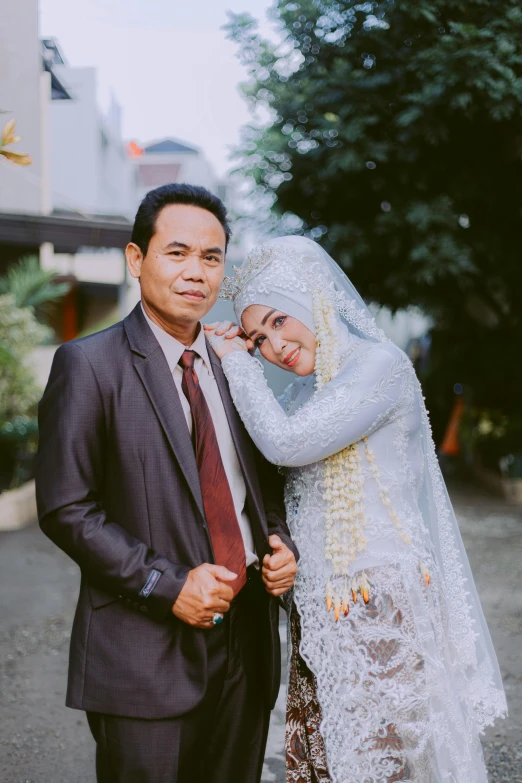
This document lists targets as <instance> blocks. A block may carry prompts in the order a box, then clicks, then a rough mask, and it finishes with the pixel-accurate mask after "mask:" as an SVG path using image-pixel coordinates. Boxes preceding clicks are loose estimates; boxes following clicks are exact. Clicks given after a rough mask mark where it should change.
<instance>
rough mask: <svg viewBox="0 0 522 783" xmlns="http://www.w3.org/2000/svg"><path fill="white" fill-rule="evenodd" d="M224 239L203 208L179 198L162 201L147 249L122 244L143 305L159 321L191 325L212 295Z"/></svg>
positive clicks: (216, 285) (221, 262) (222, 267)
mask: <svg viewBox="0 0 522 783" xmlns="http://www.w3.org/2000/svg"><path fill="white" fill-rule="evenodd" d="M225 242H226V237H225V231H224V229H223V226H222V225H221V223H220V222H219V220H218V219H217V218H216V217H215V216H214V215H213V214H212V213H211V212H208V211H207V210H206V209H201V208H200V207H194V206H188V205H185V204H170V205H169V206H167V207H164V208H163V209H162V210H161V212H160V213H159V215H158V217H157V218H156V227H155V232H154V234H153V236H152V238H151V240H150V243H149V247H148V250H147V254H146V255H145V256H143V254H142V253H141V251H140V250H139V248H138V247H137V246H136V245H134V244H130V245H128V246H127V250H126V255H127V263H128V266H129V271H130V273H131V275H132V276H133V277H138V278H139V280H140V285H141V296H142V299H143V302H144V305H145V307H146V310H149V311H151V312H152V313H153V314H154V315H155V316H156V319H157V320H159V321H160V323H162V324H164V325H179V326H180V327H181V328H190V327H191V326H194V325H195V324H196V323H197V322H198V321H199V320H200V319H201V318H202V317H203V316H204V315H206V314H207V313H208V311H209V310H210V308H211V307H212V306H213V305H214V303H215V301H216V299H217V297H218V293H219V289H220V286H221V283H222V282H223V275H224V271H225ZM156 319H155V320H156Z"/></svg>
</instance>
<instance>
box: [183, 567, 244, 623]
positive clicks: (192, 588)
mask: <svg viewBox="0 0 522 783" xmlns="http://www.w3.org/2000/svg"><path fill="white" fill-rule="evenodd" d="M236 577H237V574H233V573H232V571H229V570H228V568H225V567H224V566H218V565H213V564H211V563H203V565H200V566H198V567H197V568H194V569H192V571H189V575H188V577H187V581H186V582H185V584H184V585H183V589H182V590H181V592H180V594H179V595H178V597H177V600H176V602H175V604H174V606H173V607H172V613H173V614H174V615H175V616H176V617H177V618H178V620H182V621H183V622H184V623H187V625H192V626H193V627H194V628H206V629H208V628H213V627H214V625H213V622H212V619H213V617H214V614H215V613H216V612H220V613H221V614H224V613H225V612H228V610H229V609H230V602H231V600H232V597H233V595H234V593H233V590H232V588H231V587H230V585H229V584H227V582H233V581H234V579H236Z"/></svg>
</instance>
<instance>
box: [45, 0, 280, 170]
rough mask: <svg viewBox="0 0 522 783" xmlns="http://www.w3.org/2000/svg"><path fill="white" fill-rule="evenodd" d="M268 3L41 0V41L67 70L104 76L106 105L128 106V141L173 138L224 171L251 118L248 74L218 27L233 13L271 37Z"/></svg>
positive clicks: (102, 94) (102, 95) (102, 91)
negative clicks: (244, 14) (50, 43)
mask: <svg viewBox="0 0 522 783" xmlns="http://www.w3.org/2000/svg"><path fill="white" fill-rule="evenodd" d="M270 4H271V3H270V2H269V0H89V1H88V2H80V1H79V0H40V34H41V36H42V37H51V36H52V37H54V38H56V39H57V40H58V43H59V45H60V47H61V50H62V53H63V54H64V56H65V58H66V59H67V62H68V63H69V65H71V66H81V67H85V66H92V67H95V68H96V69H97V71H98V85H99V96H100V103H101V105H102V106H104V105H107V102H108V96H109V94H110V91H111V90H112V92H113V93H114V95H115V96H116V99H117V101H118V102H119V103H120V105H121V106H122V108H123V134H124V137H125V138H126V139H135V140H136V141H138V142H148V141H152V140H154V139H158V138H163V137H165V136H172V137H175V138H179V139H181V140H184V141H186V142H189V143H192V144H195V145H196V146H198V147H201V148H202V149H203V151H204V152H205V154H206V155H207V157H208V158H209V160H210V161H211V163H212V164H213V166H214V168H215V170H216V172H217V173H218V174H219V175H222V174H224V173H225V171H226V170H227V168H229V167H230V163H229V161H228V160H227V158H228V154H229V148H230V146H231V145H234V144H236V143H237V142H238V140H239V129H240V127H241V125H243V124H244V123H245V122H247V121H248V120H249V114H248V111H247V107H246V103H245V102H244V100H243V98H242V97H241V96H240V94H239V90H238V86H237V85H238V84H239V82H241V81H244V80H245V78H246V72H245V70H244V69H243V67H242V66H241V65H240V63H239V62H238V60H237V58H236V46H235V45H234V44H233V43H232V42H231V41H229V40H227V39H226V37H225V32H224V31H223V30H222V29H220V28H221V27H222V25H223V24H224V23H225V22H226V20H227V16H226V11H227V10H228V9H230V10H232V11H235V12H241V11H248V12H250V13H251V14H252V15H253V16H254V17H256V18H257V19H259V20H260V21H261V22H262V27H261V29H262V30H263V31H269V30H270V28H269V27H268V25H267V22H266V9H267V8H268V7H269V5H270Z"/></svg>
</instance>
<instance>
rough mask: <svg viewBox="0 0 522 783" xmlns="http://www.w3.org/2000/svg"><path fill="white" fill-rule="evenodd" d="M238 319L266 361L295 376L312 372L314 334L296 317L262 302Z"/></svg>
mask: <svg viewBox="0 0 522 783" xmlns="http://www.w3.org/2000/svg"><path fill="white" fill-rule="evenodd" d="M241 320H242V322H243V328H244V330H245V332H246V333H247V334H248V336H249V337H250V338H251V340H252V341H253V343H254V345H255V346H256V348H259V350H260V351H261V354H262V356H263V357H264V358H265V359H266V360H267V361H269V362H271V363H272V364H276V365H277V366H278V367H281V368H282V369H283V370H288V371H289V372H293V373H295V374H296V375H311V374H312V373H313V371H314V367H315V349H316V342H315V335H314V334H313V332H311V331H310V329H308V328H307V327H306V326H305V325H304V324H303V323H301V321H298V320H297V318H292V316H290V315H286V313H283V312H281V310H274V309H272V308H271V307H266V306H265V305H250V307H247V308H246V310H245V311H244V313H243V315H242V317H241Z"/></svg>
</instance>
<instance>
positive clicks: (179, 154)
mask: <svg viewBox="0 0 522 783" xmlns="http://www.w3.org/2000/svg"><path fill="white" fill-rule="evenodd" d="M128 151H129V155H130V156H131V159H132V163H133V169H134V195H135V206H136V208H137V207H138V204H139V203H140V201H141V200H142V198H143V197H144V196H145V194H146V193H147V192H148V191H149V190H152V188H157V187H159V186H160V185H166V184H168V183H169V182H190V184H191V185H202V186H203V187H205V188H208V189H209V190H211V191H212V192H213V193H216V194H217V195H220V196H221V197H223V196H224V193H223V188H222V187H221V186H220V184H219V182H218V180H217V178H216V176H215V174H214V172H213V170H212V167H211V165H210V163H209V162H208V160H207V159H206V158H205V156H204V154H203V153H202V151H201V150H200V149H198V148H197V147H192V146H190V145H189V144H187V143H185V142H182V141H179V140H178V139H161V140H159V141H154V142H151V143H149V144H146V145H144V146H140V145H138V144H136V142H131V143H130V144H129V146H128Z"/></svg>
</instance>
